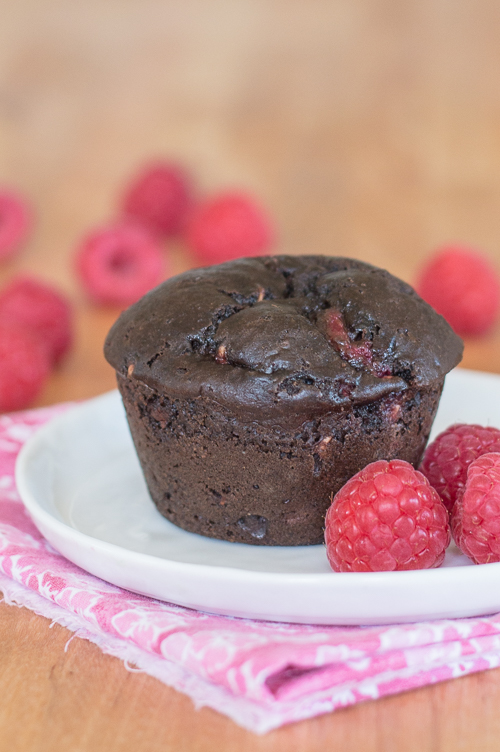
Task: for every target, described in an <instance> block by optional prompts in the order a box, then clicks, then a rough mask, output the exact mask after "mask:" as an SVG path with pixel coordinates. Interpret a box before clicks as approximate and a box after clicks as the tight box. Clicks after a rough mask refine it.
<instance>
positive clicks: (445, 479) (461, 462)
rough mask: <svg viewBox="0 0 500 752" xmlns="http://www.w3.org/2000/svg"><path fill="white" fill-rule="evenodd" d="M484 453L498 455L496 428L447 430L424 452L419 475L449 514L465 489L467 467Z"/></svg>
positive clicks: (499, 438) (463, 426) (462, 426)
mask: <svg viewBox="0 0 500 752" xmlns="http://www.w3.org/2000/svg"><path fill="white" fill-rule="evenodd" d="M487 452H500V431H499V430H498V428H492V427H483V426H478V425H475V424H470V425H469V424H467V423H457V424H455V425H453V426H450V427H449V428H447V429H446V431H443V433H440V434H439V436H438V437H437V438H436V439H435V440H434V441H433V442H432V443H431V444H429V446H428V447H427V449H426V450H425V454H424V458H423V460H422V464H421V465H420V468H419V469H420V472H421V473H423V474H424V475H425V477H426V478H427V480H428V481H429V483H430V484H431V486H432V487H433V488H435V489H436V491H437V492H438V494H439V496H440V497H441V500H442V502H443V504H444V505H445V507H446V508H447V509H448V511H449V512H451V510H452V509H453V505H454V504H455V501H456V499H457V495H458V493H459V492H460V491H461V490H462V489H463V488H464V486H465V482H466V480H467V470H468V468H469V465H470V464H471V462H474V460H476V459H477V458H478V457H480V456H481V455H482V454H486V453H487Z"/></svg>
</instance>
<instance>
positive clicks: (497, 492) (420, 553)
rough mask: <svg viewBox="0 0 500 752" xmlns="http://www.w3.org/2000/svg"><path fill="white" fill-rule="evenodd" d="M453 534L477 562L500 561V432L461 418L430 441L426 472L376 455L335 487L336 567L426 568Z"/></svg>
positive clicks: (331, 513) (332, 545)
mask: <svg viewBox="0 0 500 752" xmlns="http://www.w3.org/2000/svg"><path fill="white" fill-rule="evenodd" d="M451 534H453V538H454V540H455V543H456V544H457V546H458V547H459V548H460V550H461V551H462V552H463V553H464V554H466V555H467V556H468V557H469V558H470V559H472V561H473V562H475V563H476V564H488V563H491V562H495V561H500V431H499V430H498V429H497V428H483V427H482V426H477V425H465V424H457V425H454V426H451V427H450V428H448V429H447V430H446V431H444V432H443V433H441V434H440V435H439V436H438V437H437V439H436V440H435V441H434V442H432V444H430V445H429V447H428V448H427V450H426V452H425V455H424V458H423V461H422V464H421V466H420V471H418V470H415V469H414V468H413V467H412V466H411V465H410V464H409V463H408V462H404V461H403V460H391V461H390V462H386V461H385V460H381V461H379V462H373V463H372V464H370V465H368V466H367V467H365V468H364V470H361V472H359V473H357V474H356V475H355V476H354V477H353V478H351V479H350V480H349V481H348V482H347V483H346V484H345V486H344V487H343V488H341V489H340V491H339V492H338V493H337V494H336V496H335V498H334V499H333V502H332V505H331V507H330V509H329V510H328V512H327V515H326V523H325V542H326V550H327V556H328V560H329V562H330V564H331V566H332V568H333V569H334V570H335V571H336V572H376V571H394V570H404V569H428V568H431V567H439V566H440V564H441V563H442V562H443V559H444V555H445V551H446V548H447V546H448V544H449V542H450V538H451Z"/></svg>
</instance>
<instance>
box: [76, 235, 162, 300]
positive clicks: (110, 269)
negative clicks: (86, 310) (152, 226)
mask: <svg viewBox="0 0 500 752" xmlns="http://www.w3.org/2000/svg"><path fill="white" fill-rule="evenodd" d="M76 266H77V271H78V274H79V276H80V279H81V281H82V283H83V285H84V286H85V289H86V290H87V293H88V294H89V296H90V297H91V298H93V300H95V301H96V302H98V303H104V304H109V305H125V306H128V305H130V304H131V303H135V301H136V300H139V298H141V297H142V296H143V295H145V294H146V293H147V292H148V291H149V290H151V288H152V287H155V286H156V285H157V284H158V283H159V282H160V280H161V277H162V272H163V267H164V261H163V255H162V249H161V247H160V245H159V243H158V241H157V240H156V238H155V237H154V236H153V235H152V233H151V232H150V231H149V230H147V229H146V228H144V227H141V226H140V225H135V224H124V225H117V226H115V227H108V228H105V229H103V230H97V231H96V232H94V233H92V234H91V235H89V236H88V237H87V238H86V239H85V240H84V242H83V244H82V246H81V248H80V251H79V253H78V255H77V258H76Z"/></svg>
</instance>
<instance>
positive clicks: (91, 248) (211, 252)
mask: <svg viewBox="0 0 500 752" xmlns="http://www.w3.org/2000/svg"><path fill="white" fill-rule="evenodd" d="M119 214H120V217H119V219H118V220H117V221H115V222H114V223H112V224H110V225H108V226H106V227H102V228H99V229H97V230H94V231H92V232H90V233H89V234H88V236H87V237H86V238H84V240H83V242H82V243H81V246H80V248H79V251H78V254H77V258H76V265H77V271H78V274H79V276H80V279H81V281H82V283H83V285H84V287H85V289H86V291H87V293H88V295H89V296H90V297H91V298H92V299H93V300H94V301H96V302H98V303H104V304H111V305H121V306H124V305H125V306H126V305H130V304H131V303H134V302H135V301H136V300H138V299H139V298H141V297H142V296H143V295H144V294H145V293H146V292H148V291H149V290H150V289H151V288H152V287H155V286H156V285H157V284H158V283H159V282H161V280H162V279H163V278H165V276H167V275H168V273H169V271H170V270H169V269H168V268H167V266H168V263H167V257H166V253H165V251H166V249H167V247H168V246H167V244H168V243H169V241H170V240H171V239H175V238H179V239H181V240H183V241H185V243H186V245H187V248H188V249H189V251H190V252H191V253H192V254H193V257H194V261H195V263H196V265H198V266H207V265H210V264H219V263H222V262H223V261H230V260H231V259H235V258H239V257H241V256H256V255H259V254H262V253H266V252H267V251H269V250H270V247H271V245H272V243H273V239H274V232H273V229H272V225H271V222H270V220H269V218H268V216H267V215H266V213H265V212H264V210H263V209H262V208H261V207H260V206H259V205H258V204H257V203H256V202H255V201H254V200H253V199H252V198H251V197H250V196H248V195H246V194H245V193H243V192H240V191H225V192H223V193H219V194H217V195H215V196H213V197H211V198H209V199H206V200H202V201H198V200H197V199H196V197H195V192H194V190H193V185H192V181H191V179H190V177H189V175H188V174H187V172H186V170H184V169H183V168H182V167H180V166H179V165H177V164H173V163H171V162H155V163H152V164H150V165H148V166H146V167H145V168H144V169H143V170H142V171H141V172H140V173H139V174H137V175H136V176H135V177H134V178H133V180H132V181H131V183H130V184H129V185H128V186H127V187H126V189H125V191H124V193H123V195H122V197H121V201H120V206H119Z"/></svg>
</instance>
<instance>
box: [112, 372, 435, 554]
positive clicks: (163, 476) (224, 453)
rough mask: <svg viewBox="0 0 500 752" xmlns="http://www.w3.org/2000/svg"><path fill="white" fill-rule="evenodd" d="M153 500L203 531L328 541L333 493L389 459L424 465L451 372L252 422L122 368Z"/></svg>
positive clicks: (245, 538)
mask: <svg viewBox="0 0 500 752" xmlns="http://www.w3.org/2000/svg"><path fill="white" fill-rule="evenodd" d="M117 380H118V388H119V390H120V393H121V395H122V399H123V402H124V405H125V409H126V413H127V418H128V422H129V426H130V430H131V433H132V437H133V440H134V444H135V447H136V451H137V454H138V457H139V461H140V463H141V466H142V469H143V472H144V476H145V479H146V483H147V485H148V488H149V492H150V494H151V497H152V499H153V501H154V503H155V504H156V506H157V507H158V510H159V511H160V512H161V514H162V515H163V516H164V517H166V518H167V519H168V520H170V522H173V523H174V524H175V525H178V526H179V527H181V528H183V529H184V530H188V531H190V532H193V533H198V534H200V535H204V536H208V537H211V538H219V539H221V540H227V541H232V542H238V543H250V544H253V545H261V546H262V545H268V546H301V545H313V544H318V543H322V542H323V530H324V519H325V514H326V511H327V509H328V507H329V505H330V503H331V498H332V496H333V495H334V494H335V493H336V492H337V491H338V490H339V489H340V488H341V487H342V486H343V485H344V483H346V481H347V480H348V479H349V478H351V477H352V476H353V475H354V474H355V473H356V472H358V471H359V470H361V469H362V468H363V467H365V466H366V465H367V464H368V463H370V462H374V461H376V460H379V459H386V460H390V459H394V458H399V459H403V460H407V461H408V462H410V463H411V464H413V465H415V466H416V465H417V464H418V463H419V461H420V458H421V455H422V453H423V450H424V448H425V445H426V442H427V438H428V435H429V433H430V430H431V426H432V422H433V420H434V416H435V413H436V410H437V407H438V403H439V398H440V395H441V391H442V388H443V383H444V379H443V380H440V381H438V382H435V383H434V384H432V385H430V386H427V387H423V388H422V387H420V388H415V389H412V388H409V389H408V390H406V391H404V392H400V393H398V394H394V395H389V396H388V397H385V398H383V399H380V400H377V401H376V402H372V403H368V404H364V405H355V406H353V407H351V408H350V409H349V410H345V411H336V412H331V413H328V414H325V415H323V416H321V417H320V418H315V419H314V420H309V421H305V422H304V423H302V425H301V426H300V427H299V428H298V429H297V430H287V429H285V428H283V427H280V426H277V425H273V424H272V423H271V422H269V423H265V424H262V423H256V422H249V423H243V422H241V421H239V420H238V419H237V418H235V417H234V416H233V415H231V414H229V412H228V411H227V410H225V409H224V408H222V407H221V406H220V405H218V404H217V403H215V402H214V401H212V400H209V399H206V398H203V397H199V398H197V399H178V398H176V399H171V398H169V397H168V395H166V394H159V393H157V392H156V391H155V390H153V389H151V388H150V387H148V386H146V385H145V384H144V383H142V382H140V381H137V380H134V379H129V378H124V377H123V376H121V375H120V374H118V375H117Z"/></svg>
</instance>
